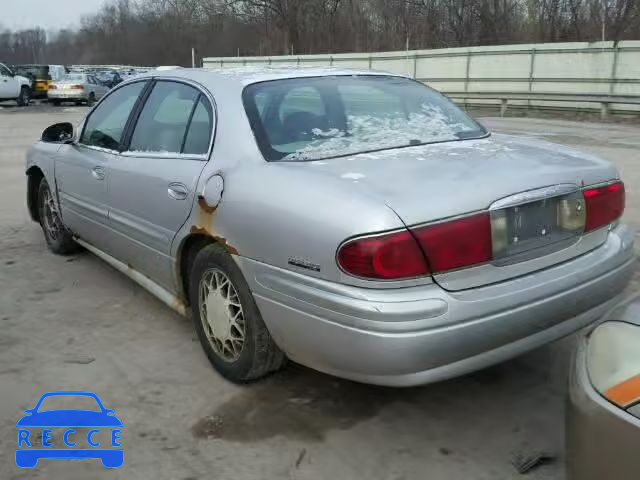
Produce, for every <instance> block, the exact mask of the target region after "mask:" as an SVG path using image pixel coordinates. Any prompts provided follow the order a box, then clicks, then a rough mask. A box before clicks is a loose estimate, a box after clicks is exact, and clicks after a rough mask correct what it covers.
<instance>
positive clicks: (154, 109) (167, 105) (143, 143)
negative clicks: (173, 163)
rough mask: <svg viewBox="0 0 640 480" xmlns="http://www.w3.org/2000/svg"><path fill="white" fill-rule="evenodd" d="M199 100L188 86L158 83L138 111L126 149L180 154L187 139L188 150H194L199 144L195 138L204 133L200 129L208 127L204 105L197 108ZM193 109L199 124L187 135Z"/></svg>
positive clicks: (198, 94)
mask: <svg viewBox="0 0 640 480" xmlns="http://www.w3.org/2000/svg"><path fill="white" fill-rule="evenodd" d="M199 99H200V92H199V91H198V90H196V89H195V88H193V87H190V86H189V85H185V84H182V83H177V82H158V83H157V84H156V85H155V87H154V88H153V91H152V92H151V95H149V98H148V100H147V102H146V103H145V106H144V108H143V109H142V112H141V113H140V117H139V119H138V122H137V124H136V128H135V130H134V132H133V136H132V138H131V146H130V147H129V149H130V150H131V151H135V152H150V153H182V152H183V147H184V146H185V144H186V140H189V142H190V143H189V148H190V149H198V147H200V146H201V143H202V142H201V141H200V140H199V138H201V137H202V135H203V134H204V133H203V131H202V128H205V129H206V128H208V125H207V118H206V117H207V112H206V108H204V107H202V109H200V111H198V108H197V107H198V106H199V104H200V102H199ZM196 112H198V118H197V122H198V125H199V126H198V127H194V131H193V133H192V132H189V135H187V130H188V127H189V124H190V122H191V119H192V117H195V116H196ZM203 124H204V126H203ZM207 140H208V135H207ZM207 143H208V141H207ZM197 153H201V152H197Z"/></svg>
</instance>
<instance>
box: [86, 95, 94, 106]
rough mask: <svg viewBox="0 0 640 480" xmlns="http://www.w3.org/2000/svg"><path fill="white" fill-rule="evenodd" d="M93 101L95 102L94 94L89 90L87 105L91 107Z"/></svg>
mask: <svg viewBox="0 0 640 480" xmlns="http://www.w3.org/2000/svg"><path fill="white" fill-rule="evenodd" d="M94 103H96V94H95V93H94V92H91V93H90V94H89V99H88V100H87V106H88V107H91V106H92V105H93V104H94Z"/></svg>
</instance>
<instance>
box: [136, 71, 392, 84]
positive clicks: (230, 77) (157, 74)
mask: <svg viewBox="0 0 640 480" xmlns="http://www.w3.org/2000/svg"><path fill="white" fill-rule="evenodd" d="M349 75H385V76H395V77H401V75H398V74H395V73H389V72H384V71H376V70H358V69H344V68H329V67H324V68H317V67H314V68H308V67H305V68H293V67H269V66H264V67H238V68H225V69H223V70H206V69H201V68H180V69H175V70H160V71H158V70H153V71H150V72H147V73H143V74H140V75H138V76H137V77H136V78H137V79H140V78H145V77H147V78H148V77H153V78H184V79H185V80H193V81H195V82H198V83H200V84H202V85H204V86H207V85H219V84H221V83H223V84H224V83H226V84H235V85H236V86H242V87H244V86H247V85H251V84H253V83H260V82H266V81H271V80H281V79H291V78H310V77H329V76H349Z"/></svg>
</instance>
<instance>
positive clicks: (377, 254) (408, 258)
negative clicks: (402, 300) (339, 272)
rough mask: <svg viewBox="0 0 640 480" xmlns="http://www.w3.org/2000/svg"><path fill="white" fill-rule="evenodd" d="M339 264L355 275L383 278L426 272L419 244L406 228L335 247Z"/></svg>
mask: <svg viewBox="0 0 640 480" xmlns="http://www.w3.org/2000/svg"><path fill="white" fill-rule="evenodd" d="M338 264H339V265H340V267H341V268H342V269H343V270H344V271H345V272H347V273H349V274H351V275H355V276H356V277H364V278H374V279H382V280H397V279H399V278H411V277H419V276H421V275H427V274H428V273H429V268H428V267H427V263H426V261H425V259H424V255H423V254H422V252H421V251H420V247H418V244H417V243H416V240H415V239H414V238H413V237H412V236H411V233H409V232H408V231H407V230H404V231H401V232H396V233H388V234H384V235H377V236H375V237H363V238H356V239H354V240H350V241H348V242H346V243H345V244H343V245H342V246H341V247H340V249H339V250H338Z"/></svg>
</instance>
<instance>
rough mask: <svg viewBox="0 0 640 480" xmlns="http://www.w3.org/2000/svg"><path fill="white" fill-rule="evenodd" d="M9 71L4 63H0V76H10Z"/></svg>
mask: <svg viewBox="0 0 640 480" xmlns="http://www.w3.org/2000/svg"><path fill="white" fill-rule="evenodd" d="M10 76H11V71H10V70H9V69H8V68H7V67H5V66H4V65H0V77H10Z"/></svg>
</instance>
